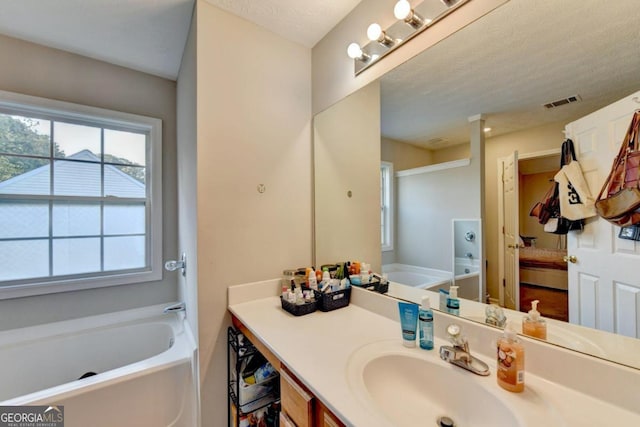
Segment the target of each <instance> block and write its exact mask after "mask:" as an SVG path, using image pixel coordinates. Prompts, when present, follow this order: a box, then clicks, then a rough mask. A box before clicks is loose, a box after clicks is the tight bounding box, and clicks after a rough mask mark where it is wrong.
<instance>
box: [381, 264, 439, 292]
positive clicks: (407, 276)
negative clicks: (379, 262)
mask: <svg viewBox="0 0 640 427" xmlns="http://www.w3.org/2000/svg"><path fill="white" fill-rule="evenodd" d="M382 272H383V273H385V274H386V275H387V278H388V279H389V281H390V282H395V283H400V284H402V285H407V286H411V287H414V288H418V289H431V290H433V289H435V291H436V292H437V290H438V289H439V288H440V287H445V288H447V289H448V288H449V285H450V284H451V279H452V274H451V273H450V272H448V271H443V270H436V269H433V268H424V267H417V266H414V265H407V264H385V265H383V266H382Z"/></svg>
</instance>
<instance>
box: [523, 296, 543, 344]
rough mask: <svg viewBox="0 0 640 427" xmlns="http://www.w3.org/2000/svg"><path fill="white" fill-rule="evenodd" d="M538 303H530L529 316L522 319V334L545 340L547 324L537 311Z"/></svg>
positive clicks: (536, 301)
mask: <svg viewBox="0 0 640 427" xmlns="http://www.w3.org/2000/svg"><path fill="white" fill-rule="evenodd" d="M539 302H540V301H538V300H535V301H531V310H529V314H528V315H527V316H525V317H523V318H522V333H523V334H525V335H529V336H530V337H534V338H540V339H541V340H546V339H547V322H545V320H544V319H543V318H542V317H540V312H539V311H538V303H539Z"/></svg>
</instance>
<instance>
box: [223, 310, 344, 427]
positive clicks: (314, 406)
mask: <svg viewBox="0 0 640 427" xmlns="http://www.w3.org/2000/svg"><path fill="white" fill-rule="evenodd" d="M232 322H233V325H234V326H235V327H236V328H237V329H238V330H240V332H242V334H243V335H244V336H245V337H246V338H247V339H249V341H251V343H252V344H253V345H254V346H255V347H256V348H257V349H258V350H259V351H260V353H262V355H263V356H264V357H265V358H266V359H267V360H268V361H269V363H271V365H273V366H274V367H275V368H276V369H278V371H279V372H280V404H281V412H280V426H281V427H345V424H344V423H342V422H341V421H340V420H339V419H338V417H336V416H335V415H334V414H333V413H331V411H330V410H329V409H328V408H327V407H326V406H325V405H324V404H323V403H322V402H321V401H320V399H318V398H317V397H315V396H314V395H313V393H311V392H310V391H309V390H308V389H307V388H306V387H305V386H304V385H303V384H302V383H301V382H300V380H298V379H297V378H296V377H295V375H294V374H293V373H292V372H291V371H289V369H287V367H286V366H285V365H284V364H283V363H282V361H280V360H279V359H278V358H277V357H276V356H275V355H274V354H273V353H271V351H269V349H267V347H266V346H265V345H264V344H262V342H261V341H260V340H259V339H258V338H257V337H256V336H255V335H254V334H253V333H252V332H251V331H249V330H248V329H247V327H246V326H245V325H244V324H243V323H242V322H240V321H239V320H238V319H237V318H236V317H235V316H232Z"/></svg>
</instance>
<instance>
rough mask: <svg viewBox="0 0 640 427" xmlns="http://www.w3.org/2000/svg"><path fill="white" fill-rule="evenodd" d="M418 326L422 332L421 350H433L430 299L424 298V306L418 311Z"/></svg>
mask: <svg viewBox="0 0 640 427" xmlns="http://www.w3.org/2000/svg"><path fill="white" fill-rule="evenodd" d="M418 325H419V331H420V348H421V349H423V350H433V311H431V303H430V302H429V297H428V296H424V297H422V304H421V305H420V310H419V311H418Z"/></svg>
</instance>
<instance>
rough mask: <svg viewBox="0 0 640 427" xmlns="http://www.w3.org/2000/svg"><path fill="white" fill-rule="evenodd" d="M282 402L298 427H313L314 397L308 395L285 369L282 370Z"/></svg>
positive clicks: (283, 408)
mask: <svg viewBox="0 0 640 427" xmlns="http://www.w3.org/2000/svg"><path fill="white" fill-rule="evenodd" d="M280 401H281V403H282V412H285V413H286V414H287V415H288V416H289V418H291V421H293V422H294V423H295V424H296V426H297V427H312V426H313V395H312V394H310V393H308V392H307V391H306V390H305V389H304V388H303V387H302V386H301V385H300V384H298V382H297V381H296V380H295V378H293V377H292V376H291V374H290V373H289V372H287V371H286V370H285V369H281V370H280Z"/></svg>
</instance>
